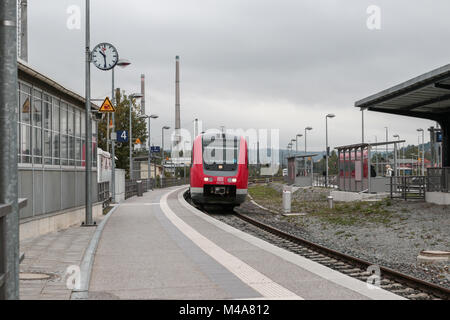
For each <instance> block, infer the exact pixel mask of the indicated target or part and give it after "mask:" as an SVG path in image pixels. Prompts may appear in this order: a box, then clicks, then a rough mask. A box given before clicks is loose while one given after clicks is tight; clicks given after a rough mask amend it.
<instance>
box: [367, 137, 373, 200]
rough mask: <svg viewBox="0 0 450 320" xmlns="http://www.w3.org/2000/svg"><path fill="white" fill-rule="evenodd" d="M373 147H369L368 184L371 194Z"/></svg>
mask: <svg viewBox="0 0 450 320" xmlns="http://www.w3.org/2000/svg"><path fill="white" fill-rule="evenodd" d="M371 156H372V154H371V147H370V145H369V146H367V157H368V159H367V184H368V189H369V192H368V193H369V194H370V193H372V159H371Z"/></svg>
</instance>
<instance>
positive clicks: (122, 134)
mask: <svg viewBox="0 0 450 320" xmlns="http://www.w3.org/2000/svg"><path fill="white" fill-rule="evenodd" d="M117 142H128V131H117Z"/></svg>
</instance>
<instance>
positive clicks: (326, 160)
mask: <svg viewBox="0 0 450 320" xmlns="http://www.w3.org/2000/svg"><path fill="white" fill-rule="evenodd" d="M334 117H336V116H335V115H334V114H332V113H330V114H327V116H326V117H325V136H326V148H327V150H326V156H325V166H326V175H325V188H328V158H329V157H330V147H329V146H328V119H333V118H334Z"/></svg>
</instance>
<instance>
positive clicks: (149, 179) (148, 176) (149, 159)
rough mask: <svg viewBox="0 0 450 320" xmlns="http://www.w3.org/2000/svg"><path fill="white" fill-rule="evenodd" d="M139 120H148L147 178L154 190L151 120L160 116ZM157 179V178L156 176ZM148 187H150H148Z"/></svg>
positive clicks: (145, 116)
mask: <svg viewBox="0 0 450 320" xmlns="http://www.w3.org/2000/svg"><path fill="white" fill-rule="evenodd" d="M139 118H141V119H148V159H147V178H148V181H149V182H150V187H151V188H152V190H153V184H152V183H151V180H152V178H151V171H152V170H151V166H152V165H151V163H152V148H151V144H150V120H151V119H158V118H159V116H158V115H156V114H152V115H149V116H148V115H140V116H139ZM155 178H156V176H155ZM147 187H148V185H147Z"/></svg>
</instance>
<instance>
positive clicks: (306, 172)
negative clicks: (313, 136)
mask: <svg viewBox="0 0 450 320" xmlns="http://www.w3.org/2000/svg"><path fill="white" fill-rule="evenodd" d="M306 132H307V130H306V129H305V177H306V175H307V174H308V169H307V167H308V165H307V158H306V155H307V154H308V151H307V150H308V149H307V144H306Z"/></svg>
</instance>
